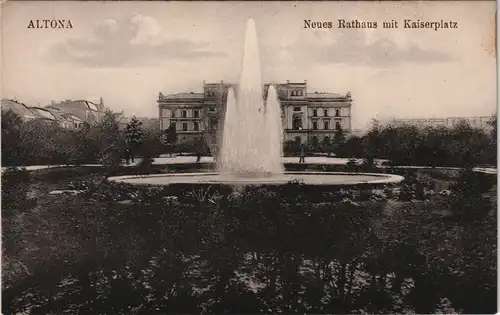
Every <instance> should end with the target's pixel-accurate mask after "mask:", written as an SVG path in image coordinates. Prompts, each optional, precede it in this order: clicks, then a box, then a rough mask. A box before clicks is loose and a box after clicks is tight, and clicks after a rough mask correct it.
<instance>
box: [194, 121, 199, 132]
mask: <svg viewBox="0 0 500 315" xmlns="http://www.w3.org/2000/svg"><path fill="white" fill-rule="evenodd" d="M199 129H200V125H199V123H198V122H197V121H195V122H194V131H198V130H199Z"/></svg>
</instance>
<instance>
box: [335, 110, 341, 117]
mask: <svg viewBox="0 0 500 315" xmlns="http://www.w3.org/2000/svg"><path fill="white" fill-rule="evenodd" d="M339 116H340V109H336V110H335V117H339Z"/></svg>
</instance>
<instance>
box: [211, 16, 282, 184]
mask: <svg viewBox="0 0 500 315" xmlns="http://www.w3.org/2000/svg"><path fill="white" fill-rule="evenodd" d="M273 90H274V87H273V88H272V90H271V93H273V95H274V96H273V97H272V99H271V101H270V103H269V105H268V106H267V109H266V108H265V106H264V99H263V86H262V78H261V68H260V58H259V43H258V38H257V29H256V27H255V22H254V21H253V20H252V19H250V20H248V23H247V28H246V34H245V47H244V53H243V62H242V68H241V76H240V82H239V84H238V90H237V91H238V92H237V94H236V102H235V103H233V102H232V100H231V101H230V97H229V95H228V103H227V107H226V117H225V120H224V130H223V141H222V148H221V152H220V156H219V158H220V159H221V163H219V171H220V172H221V173H226V174H228V173H229V174H238V175H242V174H247V175H252V174H262V173H266V174H274V173H282V171H283V167H282V165H281V151H282V150H281V147H282V136H280V133H281V132H282V130H281V128H282V125H281V114H280V106H279V102H278V100H277V97H276V91H275V90H274V92H273ZM278 129H279V131H278ZM269 133H272V134H269ZM278 152H279V153H278Z"/></svg>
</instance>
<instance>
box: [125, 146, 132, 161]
mask: <svg viewBox="0 0 500 315" xmlns="http://www.w3.org/2000/svg"><path fill="white" fill-rule="evenodd" d="M130 155H131V153H130V149H129V148H126V149H125V160H126V161H127V165H130Z"/></svg>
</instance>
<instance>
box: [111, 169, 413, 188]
mask: <svg viewBox="0 0 500 315" xmlns="http://www.w3.org/2000/svg"><path fill="white" fill-rule="evenodd" d="M403 179H404V177H402V176H399V175H393V174H381V173H347V172H285V173H284V174H279V175H271V176H238V175H227V174H219V173H172V174H151V175H125V176H115V177H109V178H108V180H110V181H112V182H117V183H126V184H132V185H153V186H164V185H179V184H201V185H204V184H221V185H284V184H287V183H290V182H292V181H297V182H299V183H301V184H305V185H319V186H352V185H375V184H391V183H399V182H401V181H402V180H403Z"/></svg>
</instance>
